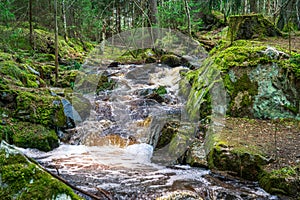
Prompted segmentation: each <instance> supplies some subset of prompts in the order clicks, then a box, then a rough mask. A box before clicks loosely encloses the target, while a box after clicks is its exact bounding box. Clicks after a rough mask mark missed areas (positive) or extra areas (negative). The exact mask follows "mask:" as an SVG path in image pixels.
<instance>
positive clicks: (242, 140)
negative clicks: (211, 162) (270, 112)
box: [221, 118, 300, 170]
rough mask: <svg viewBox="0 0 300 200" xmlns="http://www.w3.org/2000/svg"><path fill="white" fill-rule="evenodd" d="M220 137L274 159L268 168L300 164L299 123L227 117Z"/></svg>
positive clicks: (231, 143)
mask: <svg viewBox="0 0 300 200" xmlns="http://www.w3.org/2000/svg"><path fill="white" fill-rule="evenodd" d="M221 138H222V140H225V141H227V142H228V144H230V145H233V146H235V147H245V148H246V149H248V150H249V151H250V152H257V151H259V152H261V153H262V154H264V155H265V156H266V157H268V158H271V159H272V160H274V161H273V162H272V163H270V164H269V165H268V166H267V169H270V170H271V169H280V168H282V167H286V166H296V165H300V121H296V120H288V119H285V120H259V119H245V118H227V119H226V122H225V127H224V128H223V130H222V133H221Z"/></svg>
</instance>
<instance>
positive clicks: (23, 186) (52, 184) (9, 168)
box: [0, 142, 81, 199]
mask: <svg viewBox="0 0 300 200" xmlns="http://www.w3.org/2000/svg"><path fill="white" fill-rule="evenodd" d="M0 176H1V183H0V185H1V187H0V196H1V199H12V198H13V199H81V198H80V197H79V196H77V195H76V194H75V193H74V192H73V191H72V189H71V188H69V187H68V186H66V185H64V184H63V183H61V182H59V181H58V180H56V179H54V178H53V177H52V176H51V175H49V174H48V173H46V172H45V171H43V170H42V169H41V168H40V167H38V166H37V165H35V164H34V163H32V162H30V161H29V160H28V159H27V158H25V157H24V156H23V155H22V154H21V153H20V152H18V151H17V150H15V149H13V148H12V147H10V146H9V145H7V144H5V143H3V142H2V143H1V147H0Z"/></svg>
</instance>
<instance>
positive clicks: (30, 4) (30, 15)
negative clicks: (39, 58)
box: [29, 0, 34, 48]
mask: <svg viewBox="0 0 300 200" xmlns="http://www.w3.org/2000/svg"><path fill="white" fill-rule="evenodd" d="M29 43H30V46H31V48H34V44H33V26H32V0H29Z"/></svg>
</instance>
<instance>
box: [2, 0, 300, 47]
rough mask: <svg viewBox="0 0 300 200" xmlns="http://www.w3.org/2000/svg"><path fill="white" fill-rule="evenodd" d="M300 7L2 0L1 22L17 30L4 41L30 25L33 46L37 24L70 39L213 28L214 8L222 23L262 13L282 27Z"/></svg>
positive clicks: (274, 2)
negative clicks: (139, 30) (138, 31)
mask: <svg viewBox="0 0 300 200" xmlns="http://www.w3.org/2000/svg"><path fill="white" fill-rule="evenodd" d="M299 9H300V0H149V1H145V0H132V1H124V0H114V1H111V0H101V1H96V0H80V1H79V0H26V1H18V0H1V1H0V24H1V25H2V26H4V27H6V28H11V29H12V30H13V31H12V32H11V33H10V35H9V37H8V38H7V37H4V35H3V34H2V37H1V40H5V41H8V40H7V39H9V40H13V39H14V38H15V37H17V36H19V35H22V34H24V33H22V32H21V29H18V27H25V28H29V29H30V33H29V34H28V33H27V37H28V40H29V43H30V44H31V46H32V47H33V48H34V34H35V31H34V30H35V29H47V31H53V32H54V31H55V30H56V27H57V30H58V33H59V35H61V36H63V37H64V38H65V39H66V40H68V38H69V37H70V38H77V39H81V40H90V41H96V42H101V41H102V40H104V39H106V38H108V37H110V36H111V35H114V34H116V33H119V32H122V31H125V30H129V29H133V28H139V27H149V26H152V27H161V28H172V29H176V30H180V31H182V32H185V33H195V32H199V31H202V30H211V29H212V28H213V25H214V21H213V18H212V17H211V13H212V12H213V13H214V14H215V15H216V14H217V15H219V16H220V17H221V18H223V22H224V24H226V22H227V18H228V17H229V16H231V15H242V14H249V13H261V14H263V15H264V16H266V17H268V18H269V19H270V21H272V22H273V23H275V24H276V26H277V27H278V28H279V29H280V30H283V31H289V30H290V29H291V30H299V28H300V16H299V15H300V12H299ZM56 25H57V26H56ZM1 29H2V31H3V30H4V29H5V28H1ZM2 31H1V32H2ZM1 42H4V41H1Z"/></svg>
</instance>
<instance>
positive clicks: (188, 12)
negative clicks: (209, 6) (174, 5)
mask: <svg viewBox="0 0 300 200" xmlns="http://www.w3.org/2000/svg"><path fill="white" fill-rule="evenodd" d="M184 7H185V13H186V16H187V22H188V33H189V35H190V36H191V35H192V27H191V15H190V9H189V4H188V2H187V0H184Z"/></svg>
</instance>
